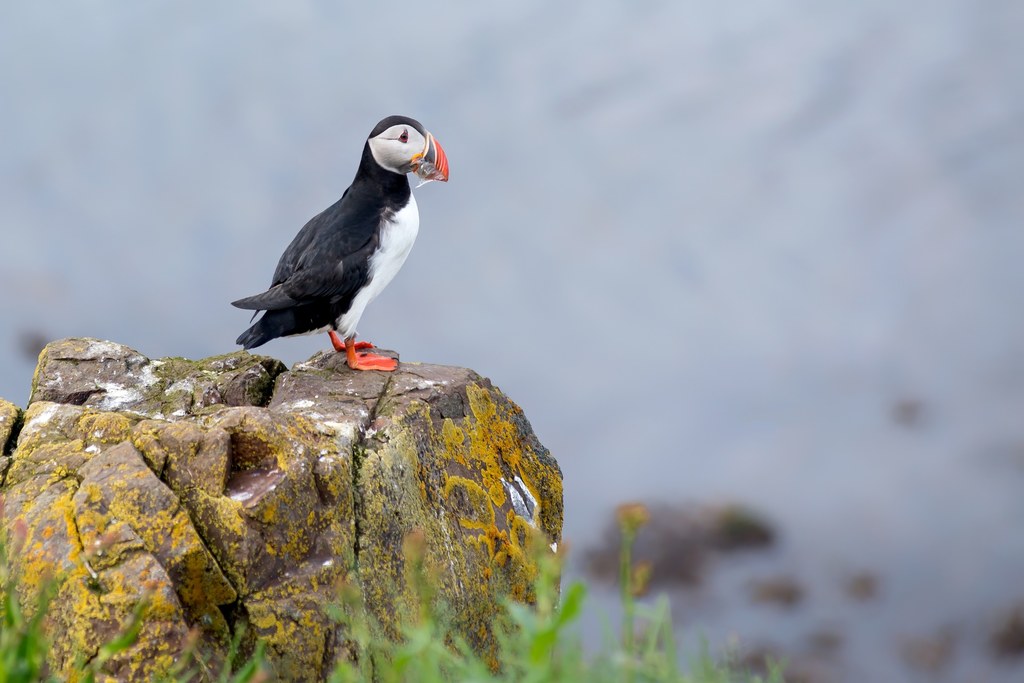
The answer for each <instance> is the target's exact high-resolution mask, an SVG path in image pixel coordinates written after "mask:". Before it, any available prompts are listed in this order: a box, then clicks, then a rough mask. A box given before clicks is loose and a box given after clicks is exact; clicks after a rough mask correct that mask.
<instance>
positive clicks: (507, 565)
mask: <svg viewBox="0 0 1024 683" xmlns="http://www.w3.org/2000/svg"><path fill="white" fill-rule="evenodd" d="M283 371H284V368H283V366H280V364H279V363H277V361H272V360H271V359H264V358H260V357H258V356H251V355H249V354H247V353H244V352H238V353H234V354H229V355H226V356H221V357H216V358H211V359H205V360H201V361H190V360H186V359H163V360H160V361H155V360H154V361H151V360H149V359H147V358H145V357H144V356H142V355H141V354H139V353H138V352H136V351H134V350H132V349H129V348H127V347H124V346H121V345H118V344H113V343H111V342H103V341H100V340H88V339H86V340H64V341H61V342H55V343H54V344H51V345H49V346H48V347H47V349H45V350H44V352H43V353H42V354H41V355H40V364H39V367H38V368H37V371H36V376H35V378H34V380H33V390H32V400H31V403H30V405H29V407H28V408H27V410H26V411H25V412H24V414H21V413H20V411H18V410H17V408H14V410H13V412H12V411H11V410H9V409H8V406H7V404H5V403H4V402H2V401H0V446H2V445H3V443H4V442H10V439H9V438H6V439H5V438H3V437H4V436H5V434H6V435H7V436H8V437H9V436H10V435H11V434H13V433H15V432H16V431H17V429H18V426H19V425H22V426H21V431H20V435H19V437H18V441H17V448H16V449H15V450H14V452H13V454H12V455H11V457H8V458H5V460H3V461H0V463H2V466H0V476H2V479H0V486H2V495H3V498H4V501H5V507H4V514H3V517H2V519H0V522H2V523H3V525H4V526H5V527H6V529H7V530H8V531H9V532H10V531H12V530H18V533H19V534H20V536H19V538H20V539H21V540H20V543H21V544H20V545H19V547H18V552H17V553H15V554H14V555H13V557H14V558H15V559H14V562H15V563H16V565H17V566H16V569H17V571H18V572H19V573H20V575H21V576H23V577H24V578H23V580H22V581H21V583H20V585H19V587H18V595H19V597H20V598H21V601H22V603H23V604H25V605H29V604H31V599H32V597H33V596H34V595H36V594H38V592H39V590H40V589H41V587H42V585H43V583H44V582H45V580H46V578H45V577H47V576H58V577H60V578H61V584H60V588H59V590H58V592H57V596H56V598H55V599H54V602H53V605H52V607H51V613H50V614H49V616H48V624H50V627H49V632H50V633H51V635H52V640H53V648H52V652H51V656H50V666H51V669H52V671H54V672H55V673H56V674H58V675H60V676H61V677H62V678H64V679H67V680H74V679H75V675H76V672H75V666H74V664H75V662H76V661H80V658H82V657H89V656H91V655H93V654H95V652H96V651H97V648H98V647H99V646H100V644H101V643H103V642H104V641H106V640H109V638H111V637H113V636H115V635H116V634H117V632H118V630H119V628H120V627H121V626H123V624H124V623H126V621H127V620H128V619H129V616H130V614H131V612H132V610H133V609H134V608H135V607H136V605H138V604H139V601H140V600H143V599H145V600H147V601H148V608H147V611H146V616H145V623H144V627H143V630H142V632H141V633H140V636H139V641H138V642H137V643H136V645H134V646H133V647H132V648H131V649H130V650H129V652H127V653H125V654H124V655H123V656H119V657H118V658H115V660H113V661H111V662H108V664H107V665H106V666H105V671H104V673H105V674H106V675H107V676H109V680H126V681H148V680H152V679H153V678H154V677H156V676H159V675H161V674H162V673H164V672H166V671H167V670H168V668H169V667H170V666H171V665H172V663H173V662H174V661H175V660H176V659H177V658H179V657H180V656H182V652H183V648H184V647H185V643H186V642H187V639H188V633H189V631H190V630H192V629H195V631H194V632H195V633H196V634H197V635H196V636H195V637H196V638H198V641H197V644H198V647H199V651H200V652H202V653H203V654H204V656H208V657H210V658H211V659H210V661H211V662H214V663H217V662H219V661H220V659H219V658H223V656H224V654H225V648H226V643H227V642H228V636H229V631H230V628H231V623H230V622H231V621H232V620H233V619H235V618H237V617H246V618H247V619H248V621H249V623H250V629H249V631H248V632H247V635H246V640H245V641H244V643H243V649H245V648H251V647H253V646H254V644H255V641H256V640H260V641H262V642H263V643H264V644H265V646H266V651H267V659H268V664H269V666H270V668H271V671H270V675H271V677H272V678H273V679H274V680H284V681H287V680H297V681H304V680H317V679H320V678H322V677H323V676H324V675H325V672H326V671H328V670H329V668H330V667H331V665H332V663H333V661H334V658H336V657H337V656H348V655H350V654H351V653H350V652H348V646H347V645H342V643H345V642H346V638H347V636H346V634H345V633H344V632H343V630H342V629H341V627H340V626H339V625H338V624H336V623H335V622H334V621H333V620H332V619H331V618H330V617H329V616H328V613H327V610H326V606H327V605H329V604H331V603H332V602H334V600H335V598H336V596H337V594H338V591H339V586H340V585H341V584H342V583H343V582H346V581H347V582H349V583H350V584H351V586H350V587H353V588H355V587H357V589H358V591H359V592H361V594H362V595H361V597H362V600H361V602H360V604H363V605H365V606H366V609H367V610H368V611H369V612H370V614H371V615H372V617H373V619H374V620H375V621H376V623H377V624H378V626H379V629H380V633H381V634H382V635H385V636H388V637H396V636H397V635H398V634H399V633H400V622H401V620H402V619H403V618H404V616H414V615H416V614H418V610H419V607H420V605H419V600H420V599H421V597H422V596H421V595H420V594H419V593H418V592H417V589H416V586H415V584H416V581H417V580H418V579H416V577H417V576H418V572H425V573H426V574H427V575H429V576H431V577H434V579H435V580H436V583H437V586H438V593H437V599H438V600H441V601H443V602H445V603H447V604H448V606H449V611H450V613H451V614H452V616H453V619H454V626H455V627H456V629H457V631H458V632H459V633H460V634H462V636H463V637H465V638H466V640H467V642H469V643H470V644H471V645H473V646H474V647H476V648H477V649H478V650H479V651H480V652H482V653H484V654H485V655H488V656H492V657H493V654H494V652H495V647H496V641H495V639H494V635H493V634H492V633H491V624H492V622H493V619H494V616H495V615H496V614H497V613H498V611H499V610H500V602H501V600H502V598H503V597H505V596H512V597H513V598H515V599H519V600H530V599H531V593H530V590H531V589H530V585H531V580H532V577H533V575H534V572H535V567H533V564H532V561H531V559H530V557H531V553H530V552H529V551H528V550H527V548H528V547H532V546H531V544H533V543H535V542H536V541H537V540H538V539H540V538H543V539H544V545H545V546H546V545H547V543H550V542H555V541H557V540H559V538H558V537H559V534H560V529H561V514H562V499H561V475H560V472H559V471H558V467H557V464H555V462H554V461H553V460H552V459H551V458H550V456H549V455H548V454H547V451H546V450H545V449H544V448H543V446H541V445H540V444H539V442H538V441H537V440H536V437H535V436H534V435H533V433H532V430H531V429H530V427H529V424H528V423H527V422H526V420H525V418H524V417H523V415H522V411H521V410H519V408H518V407H517V406H515V404H513V403H512V402H511V401H509V400H508V399H507V398H506V397H505V396H504V395H503V394H502V393H501V392H500V391H499V390H497V389H496V388H494V387H493V386H491V385H490V383H489V382H488V381H487V380H485V379H483V378H481V377H479V376H478V375H476V374H475V373H473V372H471V371H468V370H464V369H461V368H446V367H442V366H430V365H409V364H402V365H401V366H400V367H399V370H398V371H397V372H395V373H391V374H387V375H385V374H382V373H359V372H352V371H350V370H349V369H348V368H347V367H346V366H345V363H344V358H343V356H339V355H338V354H332V353H328V354H322V355H318V356H316V357H314V358H313V359H311V360H310V361H308V362H307V363H303V364H300V365H298V366H296V367H295V368H294V369H293V370H291V371H289V372H283ZM275 381H276V384H275ZM271 394H272V395H271ZM264 405H266V407H264ZM9 415H13V417H8V416H9ZM9 424H10V425H11V426H10V428H9V429H8V427H7V425H9ZM5 430H7V431H5ZM11 445H13V444H10V443H8V452H9V451H10V446H11ZM357 532H358V536H357ZM410 534H413V536H414V537H415V538H417V539H419V543H418V545H416V548H418V550H417V551H416V553H415V557H411V556H408V555H407V550H408V548H409V547H412V546H410V545H409V544H408V543H406V538H407V537H408V536H409V535H410ZM336 648H339V649H340V650H344V651H345V652H339V651H336Z"/></svg>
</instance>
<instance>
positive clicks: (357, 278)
mask: <svg viewBox="0 0 1024 683" xmlns="http://www.w3.org/2000/svg"><path fill="white" fill-rule="evenodd" d="M383 210H384V207H383V205H382V204H381V203H380V202H378V201H373V198H372V197H370V196H366V195H365V194H364V193H362V192H360V191H359V188H357V187H356V186H353V187H350V188H349V189H348V190H346V191H345V194H343V195H342V197H341V199H339V200H338V201H337V202H335V203H334V204H333V205H332V206H330V207H329V208H327V209H325V210H324V211H323V212H321V213H320V214H318V215H316V216H314V217H313V218H311V219H310V220H309V222H308V223H306V225H304V226H303V228H302V230H300V231H299V234H297V235H296V236H295V239H293V240H292V242H291V244H289V245H288V248H287V249H285V251H284V254H282V255H281V260H280V261H278V264H277V269H276V270H275V271H274V279H273V282H272V284H271V287H270V289H268V290H267V291H265V292H263V293H261V294H256V295H255V296H250V297H246V298H244V299H239V300H238V301H235V302H232V306H236V307H237V308H244V309H249V310H264V311H272V310H280V309H284V308H290V307H292V306H298V305H302V304H307V303H313V302H317V301H324V300H327V301H332V302H334V301H341V300H343V299H346V298H350V297H351V296H353V295H354V293H355V291H356V290H357V289H359V287H360V286H362V285H363V284H364V283H365V282H366V278H367V276H368V268H369V263H368V261H369V257H370V255H371V254H372V253H373V252H374V251H375V250H376V249H377V246H378V243H379V239H380V233H379V230H378V228H379V226H380V222H381V218H382V213H383Z"/></svg>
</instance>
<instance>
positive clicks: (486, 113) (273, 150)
mask: <svg viewBox="0 0 1024 683" xmlns="http://www.w3.org/2000/svg"><path fill="white" fill-rule="evenodd" d="M1022 35H1024V3H1021V2H1019V0H934V1H933V2H930V3H923V2H917V3H911V2H890V1H887V0H863V1H861V2H855V3H850V2H838V1H828V0H827V1H825V2H809V1H804V2H799V1H791V2H781V3H779V2H757V1H755V2H747V3H732V4H729V3H696V2H689V1H683V2H668V1H664V2H659V1H653V0H651V1H642V2H641V1H638V2H598V1H592V2H584V1H583V0H573V1H569V2H563V3H550V2H539V1H535V0H526V1H521V2H515V3H512V2H498V3H477V2H456V3H450V4H437V3H418V4H407V3H393V2H380V3H372V4H370V3H366V4H364V5H359V6H352V7H345V6H342V4H341V3H332V4H329V3H314V2H288V3H285V2H278V3H274V2H248V3H230V2H229V3H205V2H194V1H188V2H176V3H170V2H152V3H112V2H100V3H85V2H53V3H18V4H15V3H6V4H5V5H4V6H3V7H2V8H0V226H2V228H0V229H2V233H0V319H2V324H0V350H2V353H3V357H4V361H3V362H2V363H0V396H4V397H6V398H8V399H9V400H13V401H15V402H17V403H21V404H24V402H25V401H26V399H27V397H28V388H29V383H30V378H31V374H32V369H33V365H34V360H33V356H34V354H35V353H36V352H37V351H38V349H39V348H40V344H41V343H42V342H45V341H46V340H49V339H54V338H59V337H65V336H95V337H100V338H104V339H111V340H115V341H118V342H121V343H124V344H128V345H129V346H132V347H134V348H136V349H138V350H139V351H141V352H142V353H144V354H146V355H148V356H150V357H159V356H166V355H183V356H189V357H202V356H207V355H212V354H220V353H226V352H229V351H231V350H233V349H234V348H235V347H234V345H233V343H232V342H233V340H234V339H235V337H236V336H237V335H238V333H239V332H241V331H242V330H243V329H244V328H245V327H246V325H247V322H248V314H247V313H246V312H244V311H239V310H236V309H234V308H232V307H231V306H230V305H229V303H228V302H230V301H232V300H234V299H236V298H239V297H241V296H244V295H248V294H252V293H255V292H257V291H261V290H262V289H263V288H264V287H265V286H266V285H267V284H268V282H269V279H270V276H271V274H272V272H273V269H274V266H275V264H276V261H277V258H278V256H279V254H280V253H281V251H282V250H283V249H284V247H285V246H286V245H287V244H288V242H289V241H290V240H291V238H292V236H293V235H294V234H295V232H296V231H297V230H298V229H299V228H300V227H301V226H302V224H303V223H304V222H305V221H306V220H307V219H308V218H309V217H311V216H312V215H314V214H315V213H317V212H319V211H320V210H322V209H323V208H325V207H326V206H328V205H329V204H330V203H332V202H333V201H334V200H335V199H337V197H338V196H340V194H341V192H342V191H343V190H344V189H345V187H346V186H347V185H348V183H349V182H350V181H351V179H352V176H353V174H354V172H355V168H356V165H357V163H358V157H359V153H360V149H361V146H362V144H363V141H364V139H365V137H366V135H367V133H368V132H369V131H370V129H371V128H372V127H373V125H374V124H375V123H376V122H377V120H378V119H380V118H382V117H383V116H385V115H387V114H392V113H401V114H406V115H410V116H413V117H416V118H418V119H419V120H421V121H422V122H423V123H424V125H425V126H426V127H427V129H428V130H430V131H432V132H433V133H434V134H435V135H436V136H437V138H438V139H439V140H440V141H441V142H442V144H443V145H444V147H445V150H446V151H447V153H448V157H449V160H450V162H451V182H449V183H448V184H447V185H442V184H439V183H434V184H430V185H427V186H426V187H423V188H421V189H419V190H418V191H417V198H418V202H419V207H420V215H421V231H420V237H419V240H418V242H417V245H416V248H415V249H414V251H413V253H412V256H411V257H410V259H409V261H408V262H407V264H406V266H405V268H404V269H403V271H402V272H401V274H400V275H399V276H398V278H397V279H396V280H395V282H393V283H392V285H391V286H390V287H389V288H388V290H387V291H386V292H385V294H384V295H383V296H382V297H381V298H380V299H378V300H377V301H376V302H375V304H374V305H373V306H371V307H370V309H369V311H368V312H367V314H366V315H365V316H364V318H363V320H362V323H361V325H360V333H361V336H362V337H363V338H366V339H370V340H372V341H374V342H376V343H378V344H379V345H382V346H384V347H387V348H395V349H398V350H400V351H401V354H402V358H403V359H405V360H419V361H425V362H435V363H447V364H456V365H462V366H468V367H472V368H474V369H476V370H477V371H479V372H481V373H482V374H485V375H487V376H489V377H491V378H492V379H493V381H494V382H495V383H496V384H497V385H499V386H500V387H501V388H502V389H503V390H505V391H506V393H508V394H509V395H510V396H511V397H512V398H513V400H515V401H517V402H518V403H519V404H520V405H522V406H523V408H524V409H525V411H526V414H527V415H528V416H529V418H530V419H531V421H532V423H533V425H534V428H535V429H536V431H537V433H538V434H539V436H540V438H541V440H542V441H543V442H544V443H545V444H546V445H547V446H548V447H550V448H551V450H552V451H553V453H554V454H555V455H556V457H557V458H558V460H559V462H560V463H561V466H562V469H563V472H564V474H565V484H566V489H565V491H566V519H565V523H566V526H565V537H566V539H567V540H568V541H569V542H570V543H571V544H572V545H573V546H575V547H577V548H583V547H586V546H587V545H588V544H590V543H593V542H594V541H595V540H596V539H597V537H598V536H599V535H600V533H601V530H602V528H603V525H604V522H605V519H606V515H607V512H608V510H610V509H611V508H612V507H614V506H615V505H616V504H618V503H620V502H622V501H625V500H644V501H659V500H660V501H668V502H690V501H693V502H698V503H700V502H716V501H741V502H744V503H746V504H749V505H750V506H752V507H753V508H755V509H757V510H760V511H762V512H763V513H764V514H765V515H767V516H768V517H769V518H770V519H771V520H772V521H773V522H774V523H775V524H777V526H778V529H779V531H780V534H781V542H780V543H779V544H778V545H777V547H776V548H775V549H773V550H772V551H771V553H770V554H769V555H768V556H767V557H759V558H748V559H742V558H740V559H736V560H730V561H729V562H730V563H731V564H729V565H728V566H724V567H723V568H722V570H721V571H720V572H719V573H718V574H716V576H715V577H714V578H713V579H711V580H710V583H709V585H706V586H704V587H703V588H702V589H701V591H702V593H701V596H703V597H697V598H694V597H693V595H692V594H690V595H689V596H687V595H683V596H682V597H681V599H680V602H679V603H678V605H677V607H676V609H675V611H676V615H677V617H678V620H679V622H680V623H681V625H682V630H683V637H684V639H686V640H687V641H688V642H689V643H691V644H692V643H695V642H699V639H700V638H701V637H702V636H703V637H706V638H707V640H708V642H709V645H710V646H711V647H712V649H713V650H716V651H717V650H718V649H720V648H721V647H723V646H724V645H726V644H728V643H732V644H737V643H738V644H739V645H740V646H741V647H745V646H748V645H753V646H758V645H762V644H767V645H772V646H777V647H779V648H780V649H782V650H783V651H786V652H791V653H797V654H799V653H801V652H803V651H805V650H807V649H808V648H809V647H810V646H808V645H807V643H808V639H813V638H814V634H815V633H818V632H821V630H822V629H826V630H828V629H831V630H834V631H837V632H839V633H841V638H840V643H839V646H838V647H836V648H833V650H834V651H832V652H830V653H828V654H827V656H825V657H823V658H822V659H823V662H822V663H821V668H822V669H823V670H824V671H825V673H824V674H822V675H823V676H825V677H826V678H821V680H850V681H866V680H872V681H883V680H889V681H894V680H943V681H944V680H949V681H961V680H963V681H1003V680H1005V681H1010V680H1020V678H1019V677H1020V676H1021V675H1024V674H1022V668H1021V667H1020V662H1019V660H1014V659H1006V658H1002V659H1001V658H997V657H994V656H992V653H991V648H990V646H989V643H988V636H987V634H988V633H990V630H991V628H992V625H993V623H994V621H995V620H997V618H998V615H999V614H1001V613H1002V612H1001V611H1004V610H1005V609H1007V608H1008V607H1009V606H1012V605H1013V604H1024V588H1022V587H1021V582H1020V577H1021V576H1022V575H1024V532H1022V523H1024V357H1022V349H1024V318H1022V313H1021V303H1020V298H1021V292H1022V291H1024V289H1022V288H1024V267H1022V263H1024V233H1022V223H1024V40H1022V38H1021V36H1022ZM327 343H328V340H327V338H326V336H321V337H308V338H306V337H302V338H296V339H287V340H278V341H275V342H272V343H270V344H268V345H267V346H265V347H262V348H261V349H259V352H263V353H267V354H270V355H274V356H276V357H278V358H281V359H282V360H284V361H286V362H288V363H291V362H295V361H297V360H301V359H304V358H306V357H308V356H309V355H310V354H312V353H313V352H314V351H316V350H318V349H323V348H325V347H326V345H327ZM858 571H868V572H872V573H873V574H875V575H877V577H878V579H879V581H880V586H881V589H880V596H879V597H878V598H877V599H875V600H871V601H868V602H866V603H863V604H861V603H858V604H852V603H851V602H850V601H849V600H848V597H847V596H846V595H844V593H843V590H842V588H841V587H840V582H841V580H842V577H844V576H847V575H849V574H850V573H851V572H858ZM759 572H760V573H761V574H765V573H767V574H773V573H785V574H789V575H793V576H796V577H797V578H798V580H799V581H800V582H801V584H802V585H804V586H805V587H806V590H807V594H808V595H807V598H806V599H805V600H804V601H803V602H802V603H801V604H800V605H799V606H798V607H797V608H794V609H783V608H776V607H771V606H763V605H752V604H751V603H750V601H749V600H748V599H747V598H746V597H745V592H746V588H745V586H746V583H745V582H746V581H748V580H749V578H750V576H756V575H758V573H759ZM597 592H598V593H600V590H598V591H597ZM598 597H601V596H600V595H598ZM608 610H611V611H614V605H609V606H608V607H607V609H600V610H598V613H601V612H605V613H606V612H607V611H608ZM594 618H595V619H597V618H598V617H594ZM946 634H952V635H951V636H950V637H949V638H947V637H946ZM936 638H939V639H942V638H946V640H948V641H949V643H951V644H950V647H949V648H948V652H947V656H946V657H945V659H943V660H941V661H940V662H939V665H938V666H934V667H929V666H920V663H917V664H915V663H914V661H913V658H912V657H908V656H907V655H906V652H907V647H908V645H907V644H908V643H913V642H918V641H921V642H925V643H928V642H933V641H935V640H936ZM829 676H830V677H831V678H829Z"/></svg>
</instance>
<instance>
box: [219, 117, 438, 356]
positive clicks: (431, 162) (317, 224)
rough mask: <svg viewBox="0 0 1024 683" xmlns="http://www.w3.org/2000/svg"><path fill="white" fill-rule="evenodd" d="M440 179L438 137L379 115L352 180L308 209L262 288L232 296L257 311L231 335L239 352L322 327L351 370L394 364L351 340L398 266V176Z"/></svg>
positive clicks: (413, 216)
mask: <svg viewBox="0 0 1024 683" xmlns="http://www.w3.org/2000/svg"><path fill="white" fill-rule="evenodd" d="M409 173H415V174H416V175H417V176H419V177H420V178H422V179H423V180H424V181H432V180H440V181H442V182H447V181H448V157H447V155H445V153H444V149H442V147H441V145H440V143H438V141H437V140H436V139H435V138H434V136H433V135H431V134H430V133H429V132H427V130H426V129H425V128H424V127H423V125H422V124H420V122H419V121H416V120H415V119H411V118H409V117H407V116H388V117H387V118H384V119H382V120H381V121H380V122H379V123H378V124H377V125H376V126H374V127H373V130H372V131H370V136H369V137H368V138H367V140H366V143H365V144H364V145H363V155H362V158H361V159H360V160H359V168H358V170H357V171H356V176H355V178H354V179H353V180H352V184H351V185H350V186H349V187H348V189H347V190H345V192H344V194H342V195H341V199H339V200H338V201H336V202H335V203H334V204H333V205H331V206H330V207H328V208H327V209H325V210H324V211H323V212H321V213H319V214H317V215H316V216H314V217H313V218H311V219H310V220H309V222H308V223H306V225H305V226H303V228H302V229H301V230H299V233H298V234H297V235H296V236H295V239H293V240H292V242H291V244H289V245H288V248H287V249H285V250H284V253H283V254H282V255H281V259H280V260H279V261H278V263H277V269H276V270H275V271H274V278H273V280H272V282H271V285H270V288H269V289H267V290H266V291H265V292H262V293H260V294H255V295H253V296H247V297H245V298H244V299H239V300H238V301H233V302H232V303H231V305H232V306H235V307H237V308H242V309H246V310H252V311H255V312H254V313H253V319H255V318H256V316H257V315H259V313H260V311H263V315H262V317H260V319H259V320H257V321H256V322H255V323H254V324H253V325H252V326H251V327H249V329H247V330H246V331H245V332H243V333H242V334H241V335H240V336H239V337H238V339H237V340H236V341H235V343H236V344H240V345H241V346H242V347H244V348H245V349H252V348H255V347H257V346H260V345H261V344H265V343H266V342H268V341H270V340H271V339H276V338H278V337H288V336H293V335H300V334H313V333H318V332H327V333H328V335H329V336H330V338H331V345H332V346H333V347H334V350H335V351H336V352H339V353H340V352H342V351H344V352H345V355H346V362H347V363H348V367H350V368H352V369H353V370H380V371H384V372H391V371H393V370H395V369H396V368H397V367H398V361H396V360H395V359H393V358H389V357H387V356H382V355H378V354H374V353H370V352H364V353H357V351H361V350H364V349H372V348H374V347H373V344H370V343H369V342H365V341H360V342H357V341H356V340H355V337H356V325H358V324H359V318H360V317H362V315H363V311H365V310H366V307H367V305H369V303H370V302H371V301H373V300H374V299H375V298H376V297H377V295H379V294H380V293H381V291H382V290H383V289H384V287H386V286H387V285H388V283H389V282H391V280H392V279H393V278H394V277H395V275H396V274H397V273H398V271H399V269H400V268H401V267H402V264H404V263H405V259H406V257H408V256H409V251H410V250H411V249H412V245H413V242H415V241H416V234H417V233H418V232H419V225H420V218H419V211H418V209H417V208H416V199H415V197H413V194H412V189H411V188H410V187H409V179H408V174H409Z"/></svg>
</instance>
